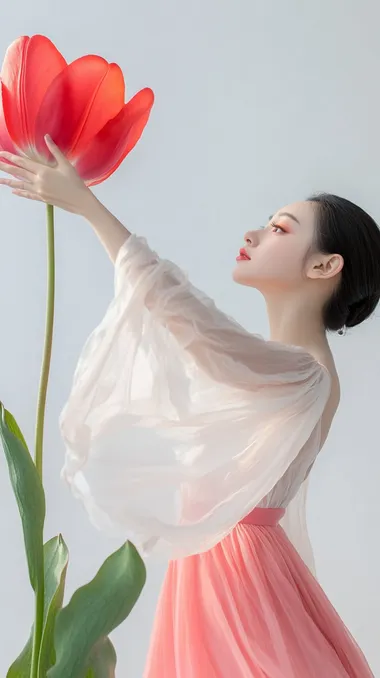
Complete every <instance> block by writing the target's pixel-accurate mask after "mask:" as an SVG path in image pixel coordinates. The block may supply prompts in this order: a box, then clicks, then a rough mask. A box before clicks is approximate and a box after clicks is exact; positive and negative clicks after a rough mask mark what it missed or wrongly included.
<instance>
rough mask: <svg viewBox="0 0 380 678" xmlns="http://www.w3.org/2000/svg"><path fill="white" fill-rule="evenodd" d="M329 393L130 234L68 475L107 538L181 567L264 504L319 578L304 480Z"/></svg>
mask: <svg viewBox="0 0 380 678" xmlns="http://www.w3.org/2000/svg"><path fill="white" fill-rule="evenodd" d="M330 381H331V380H330V376H329V374H328V372H327V370H326V369H325V368H324V367H323V366H322V365H320V364H319V363H318V362H317V361H316V360H315V359H314V358H313V357H312V356H311V355H309V354H308V353H306V352H305V351H304V350H302V349H300V348H297V347H292V346H285V345H282V344H279V343H275V342H269V341H266V340H264V339H263V338H261V337H259V336H256V335H252V334H251V333H249V332H247V331H246V330H245V329H244V328H242V327H241V326H240V325H238V324H237V323H236V322H235V321H233V320H232V319H231V318H229V317H228V316H226V315H225V314H224V313H222V312H221V311H220V310H218V309H217V308H216V306H215V304H214V303H213V302H212V301H211V300H210V299H209V298H208V297H207V296H205V295H204V294H203V293H201V292H200V291H199V290H197V289H196V288H195V287H194V286H192V285H191V284H190V282H189V281H188V279H187V276H186V275H185V274H184V273H183V272H182V271H181V270H180V269H179V268H178V267H177V266H175V265H174V264H173V263H171V262H169V261H166V260H162V259H160V258H159V257H158V256H157V255H156V254H155V253H154V252H153V251H152V250H151V249H150V248H149V247H148V245H147V243H146V241H145V240H144V239H142V238H138V237H136V236H134V235H132V236H130V237H129V238H128V240H127V241H126V243H125V245H124V246H123V247H122V248H121V250H120V252H119V255H118V259H117V261H116V269H115V297H114V299H113V301H112V303H111V304H110V306H109V308H108V310H107V312H106V314H105V317H104V319H103V320H102V322H101V323H100V325H99V327H98V328H97V329H96V330H95V331H94V332H93V334H92V335H91V336H90V338H89V340H88V341H87V343H86V346H85V347H84V349H83V352H82V355H81V356H80V359H79V363H78V366H77V369H76V373H75V377H74V383H73V387H72V392H71V394H70V397H69V400H68V403H67V404H66V406H65V409H64V411H63V413H62V416H61V430H62V434H63V437H64V440H65V443H66V446H67V454H66V461H65V466H64V469H63V476H64V478H65V479H66V480H67V482H68V483H69V484H70V485H71V487H72V489H73V491H74V493H75V494H76V495H77V496H79V497H80V498H81V499H82V500H83V502H84V505H85V507H86V509H87V511H88V513H89V515H90V518H91V520H92V521H93V522H94V523H95V524H96V525H97V526H98V527H99V528H102V529H107V530H108V531H109V532H111V533H112V534H119V535H122V536H123V537H129V538H130V539H132V540H133V541H134V543H135V544H136V546H137V547H138V548H140V550H141V551H142V552H144V553H152V552H162V553H164V554H165V555H166V556H167V557H169V558H171V559H173V558H180V557H185V556H189V555H192V554H196V553H201V552H204V551H207V550H208V549H210V548H211V547H213V546H214V545H215V544H217V543H218V542H219V541H221V540H222V539H223V538H224V537H225V536H226V535H227V534H229V533H230V531H231V530H232V528H233V527H234V526H235V525H236V524H237V523H238V522H239V521H240V520H241V519H242V518H243V517H244V516H245V515H247V514H248V513H249V512H250V511H251V510H252V509H253V508H254V507H256V506H258V505H262V506H266V507H268V506H276V507H282V508H285V507H287V506H288V504H290V506H289V512H288V516H293V518H292V519H289V518H288V525H286V522H285V523H284V526H285V528H286V529H287V531H288V534H289V536H290V538H291V539H292V540H293V542H294V543H295V544H296V546H297V548H298V549H299V550H300V552H301V553H302V554H303V556H304V557H305V559H306V560H308V561H309V564H310V565H311V553H310V549H309V543H308V540H307V533H306V529H305V524H304V518H305V515H304V497H305V490H306V484H305V483H304V481H305V479H306V477H307V475H308V473H309V471H310V468H311V466H312V464H313V462H314V460H315V457H316V455H317V453H318V451H319V447H320V425H321V416H322V413H323V411H324V408H325V405H326V402H327V400H328V397H329V393H330ZM294 516H295V519H294Z"/></svg>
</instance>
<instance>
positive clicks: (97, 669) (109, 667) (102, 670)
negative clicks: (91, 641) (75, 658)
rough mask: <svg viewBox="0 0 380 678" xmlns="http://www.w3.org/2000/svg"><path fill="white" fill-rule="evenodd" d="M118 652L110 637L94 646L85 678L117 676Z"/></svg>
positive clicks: (110, 677)
mask: <svg viewBox="0 0 380 678" xmlns="http://www.w3.org/2000/svg"><path fill="white" fill-rule="evenodd" d="M116 660H117V658H116V652H115V648H114V646H113V645H112V643H111V641H110V639H109V638H108V637H105V638H100V640H98V642H97V643H96V645H94V647H93V648H92V651H91V654H90V659H89V661H88V665H87V671H86V677H85V678H115V669H116Z"/></svg>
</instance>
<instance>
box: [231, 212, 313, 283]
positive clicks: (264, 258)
mask: <svg viewBox="0 0 380 678" xmlns="http://www.w3.org/2000/svg"><path fill="white" fill-rule="evenodd" d="M314 228H315V207H314V204H313V203H312V202H306V201H304V202H295V203H293V204H292V205H287V206H286V207H283V208H282V209H280V210H279V211H278V212H277V213H276V214H275V215H274V216H273V217H271V218H270V220H269V222H268V224H267V225H266V226H265V227H264V228H260V229H259V230H253V231H248V233H246V234H245V236H244V240H245V245H244V248H243V250H245V252H246V254H247V257H249V258H244V256H243V258H241V259H240V260H238V261H237V263H236V267H235V269H234V271H233V279H234V281H235V282H237V283H240V284H241V285H248V286H250V287H255V288H256V289H258V290H260V291H261V292H263V293H264V294H265V293H266V292H275V291H280V290H281V289H283V290H285V289H288V290H289V289H292V288H295V287H296V286H297V287H298V286H299V285H300V284H301V283H302V282H303V281H305V280H306V279H307V277H308V275H307V268H306V261H305V260H306V259H307V255H308V253H309V252H310V249H311V247H312V244H313V240H314ZM243 250H242V251H243Z"/></svg>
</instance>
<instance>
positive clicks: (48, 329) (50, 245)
mask: <svg viewBox="0 0 380 678" xmlns="http://www.w3.org/2000/svg"><path fill="white" fill-rule="evenodd" d="M47 255H48V280H47V288H48V289H47V305H46V326H45V345H44V354H43V360H42V369H41V379H40V389H39V393H38V405H37V423H36V438H35V462H36V467H37V471H38V473H39V475H40V478H41V480H42V454H43V437H44V422H45V409H46V395H47V387H48V381H49V371H50V360H51V351H52V345H53V324H54V294H55V286H54V280H55V257H54V207H53V206H52V205H47Z"/></svg>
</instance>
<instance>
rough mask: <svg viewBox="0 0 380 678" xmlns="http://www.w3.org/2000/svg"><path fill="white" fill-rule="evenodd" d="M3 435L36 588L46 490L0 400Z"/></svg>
mask: <svg viewBox="0 0 380 678" xmlns="http://www.w3.org/2000/svg"><path fill="white" fill-rule="evenodd" d="M0 438H1V441H2V443H3V448H4V453H5V457H6V460H7V464H8V470H9V477H10V480H11V483H12V487H13V492H14V494H15V497H16V501H17V504H18V509H19V512H20V516H21V522H22V529H23V532H24V542H25V550H26V556H27V560H28V569H29V578H30V583H31V585H32V587H33V589H34V590H35V591H36V590H37V587H38V584H39V583H40V581H41V580H42V578H43V528H44V522H45V494H44V489H43V487H42V482H41V480H40V477H39V475H38V472H37V469H36V467H35V464H34V462H33V459H32V457H31V456H30V453H29V451H28V448H27V446H26V443H25V439H24V437H23V435H22V433H21V431H20V429H19V427H18V425H17V422H16V420H15V419H14V417H13V416H12V414H11V413H10V412H8V411H7V410H6V409H5V407H4V406H3V404H2V403H0Z"/></svg>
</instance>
